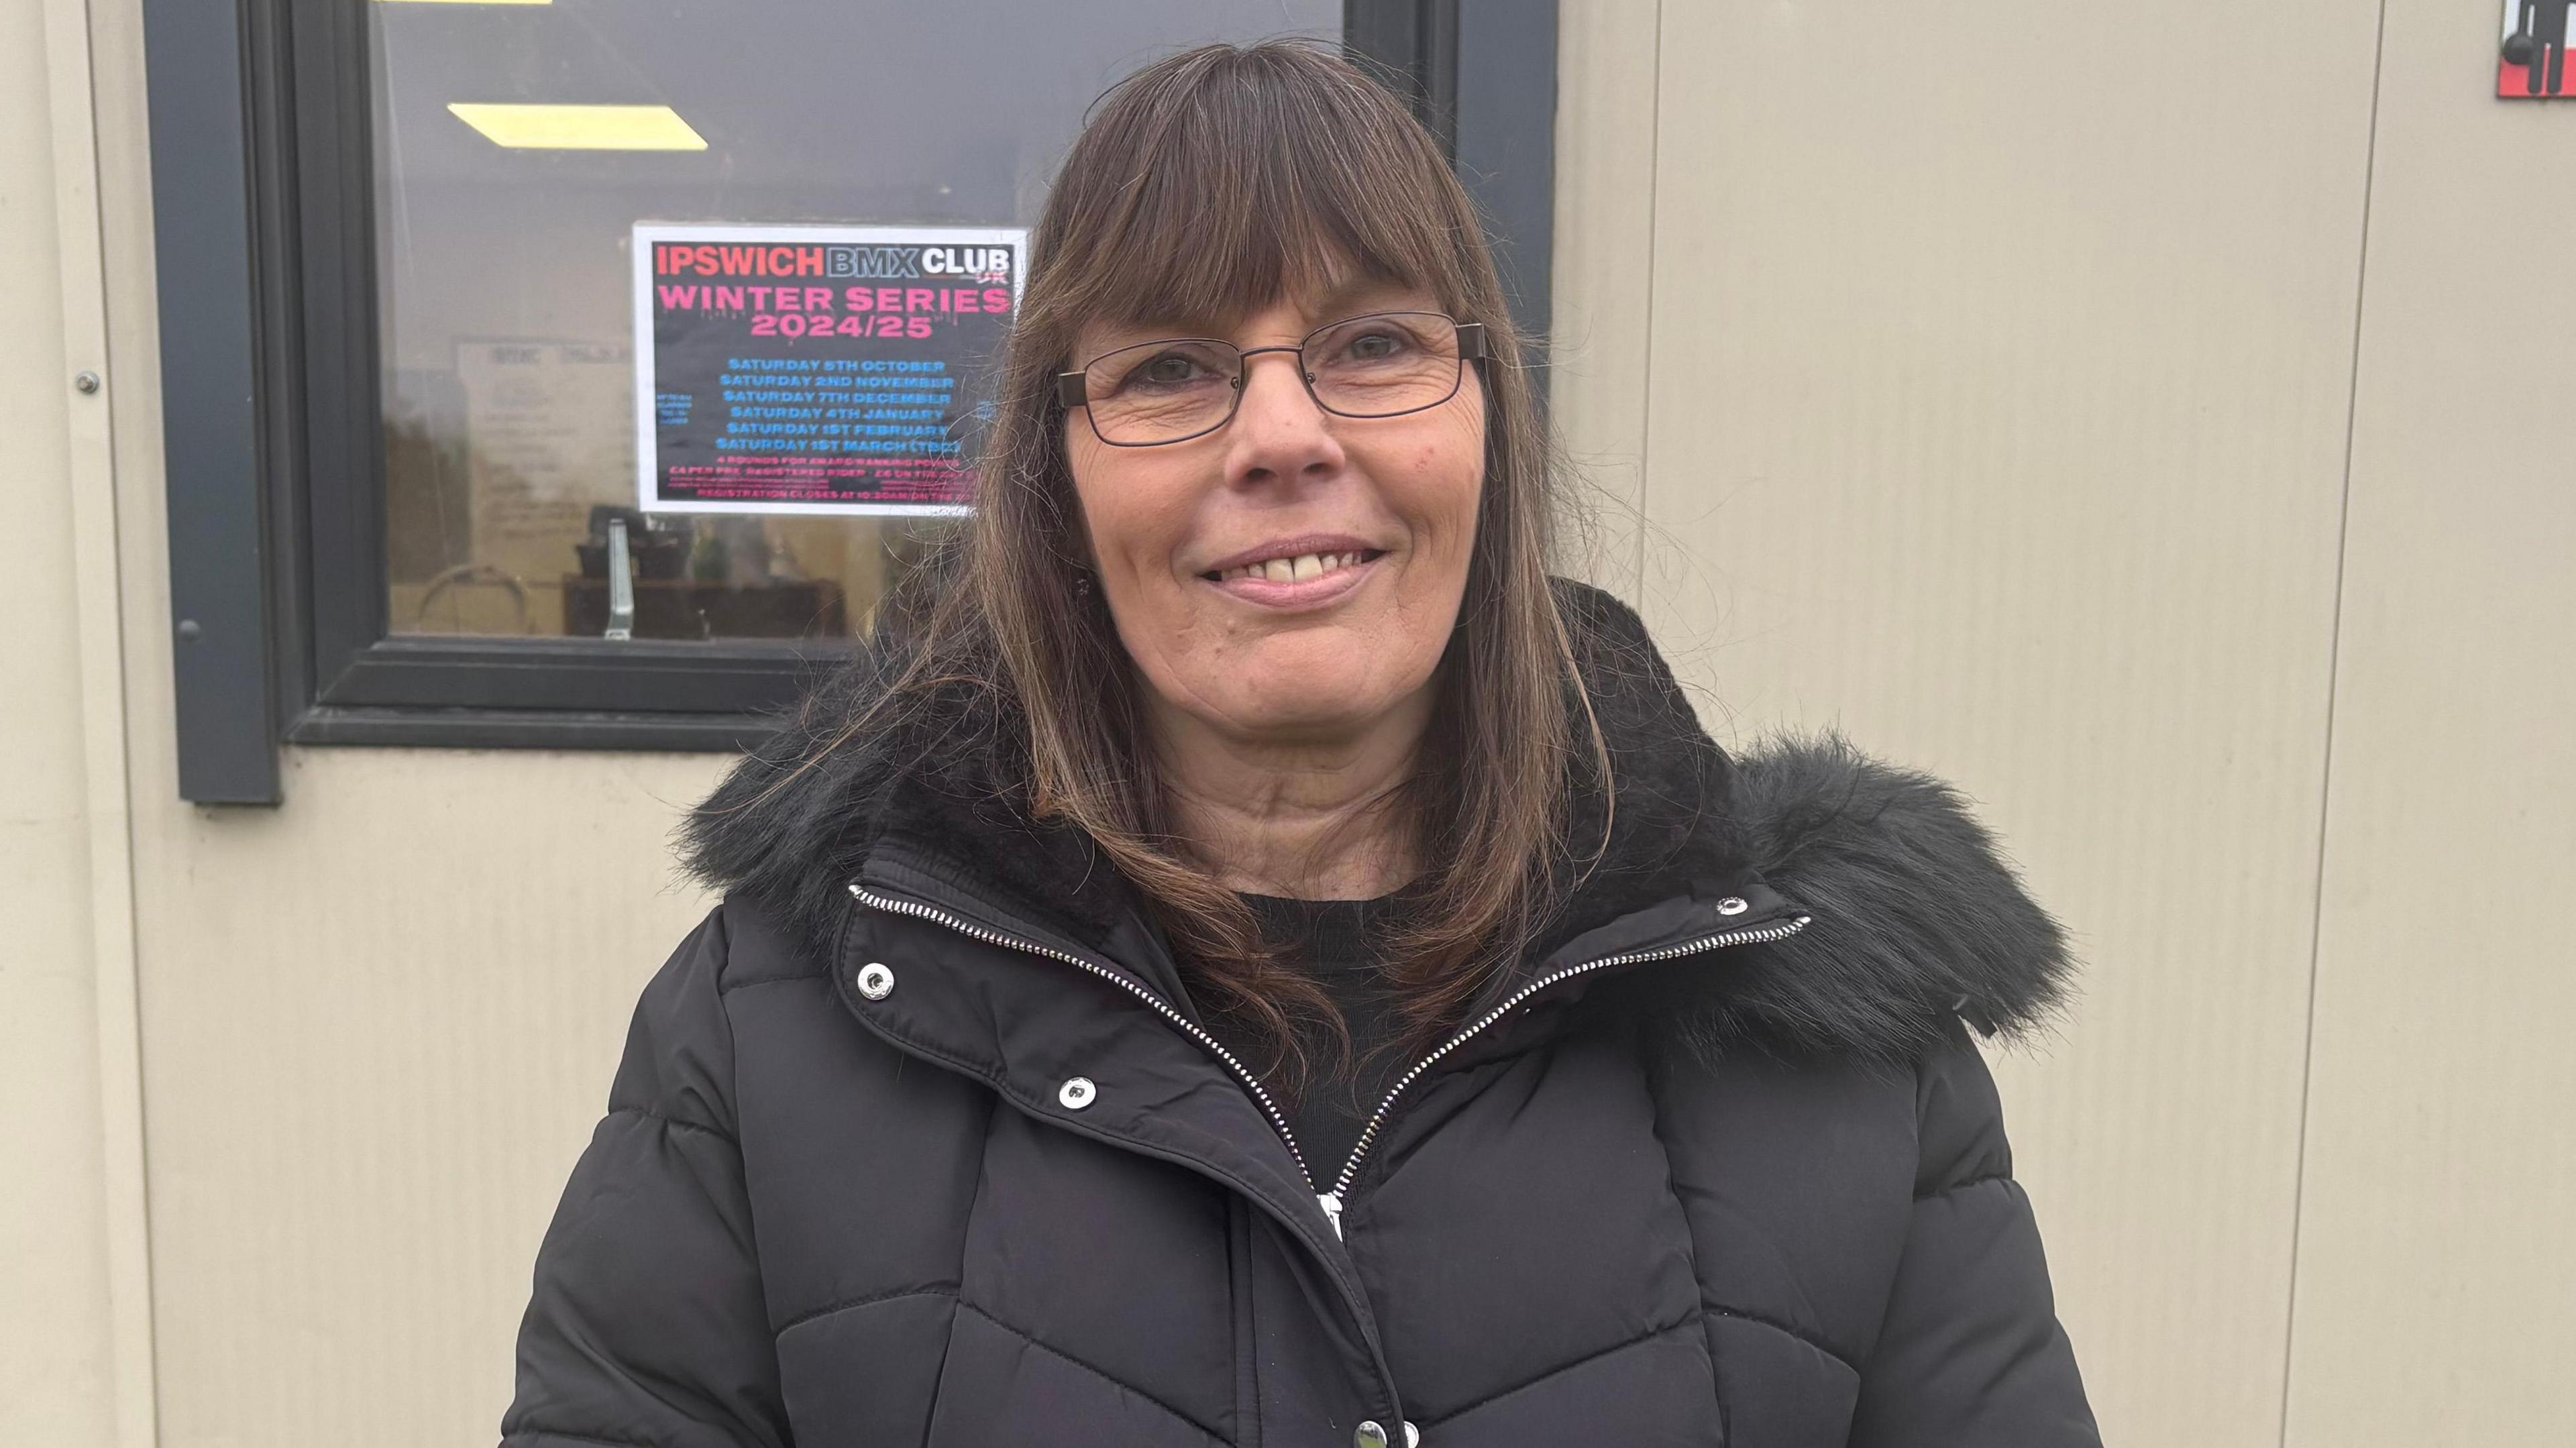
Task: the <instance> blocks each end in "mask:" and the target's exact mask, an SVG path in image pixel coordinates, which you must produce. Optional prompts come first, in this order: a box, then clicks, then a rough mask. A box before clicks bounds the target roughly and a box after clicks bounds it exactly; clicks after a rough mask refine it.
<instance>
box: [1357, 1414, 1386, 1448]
mask: <svg viewBox="0 0 2576 1448" xmlns="http://www.w3.org/2000/svg"><path fill="white" fill-rule="evenodd" d="M1351 1442H1352V1443H1354V1444H1356V1445H1358V1448H1386V1429H1384V1428H1382V1427H1379V1426H1378V1422H1377V1420H1376V1419H1375V1418H1371V1419H1369V1420H1368V1421H1367V1422H1365V1423H1362V1424H1360V1427H1359V1431H1358V1432H1356V1433H1353V1434H1352V1435H1351Z"/></svg>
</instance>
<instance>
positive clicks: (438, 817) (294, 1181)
mask: <svg viewBox="0 0 2576 1448" xmlns="http://www.w3.org/2000/svg"><path fill="white" fill-rule="evenodd" d="M96 13H97V15H98V22H97V32H98V60H97V84H98V93H99V113H100V114H99V120H100V136H99V145H100V152H101V158H100V165H101V171H102V185H103V194H102V208H103V211H104V215H105V222H106V238H107V271H108V299H109V309H110V310H109V319H110V325H111V343H112V345H113V347H114V349H115V351H116V352H117V354H118V355H121V356H126V357H135V358H143V359H149V358H152V357H154V356H157V355H158V338H157V333H156V330H155V317H154V309H153V272H152V257H151V230H150V169H149V161H148V151H147V148H146V134H145V124H144V106H143V90H142V82H143V51H142V46H141V43H140V18H139V10H138V8H137V3H136V0H101V3H99V4H98V7H97V11H96ZM150 372H151V367H150V363H149V361H148V360H147V361H145V362H144V363H142V364H141V365H140V366H139V367H137V368H136V369H135V375H134V376H133V377H132V378H131V379H130V385H129V386H128V387H127V388H126V389H125V390H124V391H122V392H121V393H120V395H119V404H120V405H119V408H118V411H117V415H116V429H117V436H116V448H117V458H118V468H117V477H116V484H117V492H118V498H119V507H120V513H121V524H122V526H121V528H120V546H121V547H122V549H123V557H122V572H123V577H124V584H125V590H126V617H127V621H128V640H129V642H128V652H127V666H126V686H127V691H128V711H129V713H128V731H129V733H128V738H129V745H130V750H131V754H132V770H133V781H134V787H133V808H134V811H135V825H134V835H135V845H136V848H135V862H134V870H135V877H136V884H135V889H136V906H135V909H136V914H137V917H138V919H137V934H138V946H137V949H138V951H139V954H140V957H141V961H142V972H141V975H142V979H141V987H140V989H141V997H142V1002H141V1003H142V1025H143V1043H144V1053H145V1060H144V1066H145V1097H146V1107H147V1129H148V1147H149V1153H150V1168H151V1234H152V1253H153V1292H154V1304H155V1318H156V1321H155V1326H156V1328H157V1332H158V1338H157V1347H158V1350H159V1395H160V1407H161V1414H162V1416H161V1442H162V1443H163V1444H165V1445H167V1448H249V1445H253V1444H256V1445H260V1448H326V1445H327V1448H340V1445H346V1444H351V1443H366V1444H372V1445H386V1448H400V1445H423V1448H426V1445H431V1444H436V1445H440V1448H452V1445H455V1444H459V1443H475V1442H488V1441H490V1439H491V1438H492V1436H493V1435H494V1433H495V1431H496V1429H497V1426H498V1422H499V1416H500V1412H501V1410H502V1408H503V1406H504V1405H505V1404H506V1402H507V1401H508V1398H509V1394H510V1387H511V1383H510V1372H511V1364H510V1355H511V1343H512V1339H513V1336H514V1334H515V1331H516V1327H517V1320H518V1314H519V1312H520V1309H521V1308H522V1307H523V1306H524V1305H525V1302H526V1294H527V1287H528V1273H529V1268H530V1266H531V1264H532V1262H533V1260H534V1257H535V1252H536V1246H537V1241H538V1237H539V1235H540V1234H541V1233H542V1231H543V1229H544V1226H545V1223H546V1220H547V1219H548V1217H549V1215H550V1214H551V1213H552V1211H553V1207H554V1203H555V1199H556V1196H557V1194H558V1193H559V1192H560V1191H561V1189H562V1186H563V1182H564V1178H565V1175H566V1174H567V1172H568V1171H569V1170H570V1168H571V1165H572V1162H573V1158H574V1156H575V1155H576V1154H577V1153H578V1152H579V1150H580V1148H581V1147H582V1145H583V1143H584V1142H585V1141H586V1140H587V1139H588V1136H589V1132H590V1129H591V1126H592V1124H593V1123H594V1122H595V1121H596V1120H597V1118H598V1116H599V1113H600V1111H601V1110H602V1108H603V1106H604V1104H605V1102H606V1098H607V1092H608V1082H609V1073H610V1070H611V1068H612V1066H613V1065H614V1062H615V1058H616V1053H617V1050H618V1046H619V1044H620V1042H621V1040H622V1039H623V1036H624V1032H625V1025H626V1018H627V1015H628V1013H629V1011H630V1010H631V1009H632V1007H633V1005H634V999H635V994H636V992H637V990H638V989H639V988H640V987H641V986H642V984H643V982H644V980H645V979H646V978H647V977H648V976H649V975H650V974H651V972H652V971H653V970H654V968H655V967H656V966H658V965H659V964H660V963H661V961H662V960H663V958H664V957H665V956H666V955H667V954H668V953H669V951H670V949H671V947H672V946H673V945H674V944H676V943H677V941H678V940H679V938H680V936H681V935H682V934H683V933H684V932H686V931H687V930H688V929H689V927H690V926H691V925H692V924H694V923H695V921H696V919H697V918H698V916H699V915H700V914H701V913H702V912H703V910H704V908H705V904H706V902H704V901H703V900H701V899H699V898H698V897H697V896H696V895H695V893H694V892H692V891H690V890H687V889H685V888H682V887H680V886H679V885H677V884H676V882H674V880H673V878H672V863H671V853H670V845H669V832H670V830H671V828H672V826H673V825H674V824H675V823H676V822H677V819H678V817H679V813H680V811H681V810H682V809H683V808H685V806H686V805H688V804H689V803H692V802H694V801H695V800H696V799H697V798H698V797H699V796H700V795H701V794H702V793H703V792H704V791H705V789H706V788H707V787H708V786H709V785H710V783H711V782H712V781H713V779H714V776H715V773H716V771H717V770H718V769H720V768H721V767H722V765H723V764H724V763H725V760H724V759H723V758H722V757H720V756H711V755H704V756H632V755H609V754H565V753H533V752H526V753H522V752H461V751H414V750H345V751H295V752H291V753H290V754H289V756H288V761H287V764H288V769H287V777H286V793H287V803H286V805H285V806H284V807H283V808H282V809H277V810H257V809H240V810H201V809H196V808H193V807H191V806H188V805H185V804H183V803H181V802H180V800H179V798H178V787H177V780H176V774H175V770H176V765H175V756H174V753H173V743H172V740H173V733H172V731H173V722H172V712H171V697H170V654H169V631H168V624H167V620H168V617H169V605H168V591H167V580H168V566H169V563H168V553H167V548H166V542H165V540H166V521H165V515H164V510H163V506H162V486H163V474H162V470H161V451H162V440H161V432H160V429H161V419H160V416H159V411H158V397H157V394H156V393H155V392H154V391H153V389H152V386H151V381H150ZM11 1441H14V1440H11Z"/></svg>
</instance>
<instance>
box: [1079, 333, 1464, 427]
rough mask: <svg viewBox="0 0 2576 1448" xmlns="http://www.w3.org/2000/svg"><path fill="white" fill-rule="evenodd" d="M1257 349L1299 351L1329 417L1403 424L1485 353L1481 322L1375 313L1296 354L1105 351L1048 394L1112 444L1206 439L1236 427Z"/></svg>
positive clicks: (1186, 348)
mask: <svg viewBox="0 0 2576 1448" xmlns="http://www.w3.org/2000/svg"><path fill="white" fill-rule="evenodd" d="M1264 352H1293V353H1295V354H1297V375H1298V377H1299V378H1301V379H1303V380H1304V382H1305V384H1306V393H1307V395H1308V396H1310V397H1312V398H1314V399H1315V405H1316V406H1317V407H1320V408H1322V409H1324V410H1325V411H1326V412H1329V413H1332V414H1333V415H1334V416H1336V417H1402V416H1403V415H1404V414H1406V413H1408V412H1421V411H1423V410H1425V409H1427V408H1433V407H1438V406H1439V405H1440V404H1442V403H1444V402H1447V401H1448V400H1449V399H1450V398H1452V397H1455V396H1457V395H1458V384H1459V382H1460V380H1461V379H1462V378H1463V377H1464V376H1465V374H1466V370H1467V368H1466V359H1467V358H1469V357H1482V356H1484V355H1485V324H1484V323H1482V322H1461V321H1456V320H1454V319H1452V318H1450V317H1449V316H1447V315H1445V314H1444V313H1440V312H1375V313H1371V314H1370V315H1368V316H1365V317H1351V318H1348V319H1346V320H1344V321H1339V322H1333V323H1329V324H1327V325H1325V326H1322V327H1318V328H1316V329H1315V330H1314V331H1312V332H1309V333H1308V334H1306V339H1305V340H1304V341H1302V342H1299V343H1298V344H1297V345H1296V346H1294V347H1254V348H1252V349H1250V350H1248V351H1247V350H1245V349H1244V348H1241V347H1237V346H1235V345H1234V344H1233V343H1232V342H1225V341H1220V340H1218V339H1216V338H1214V337H1169V338H1165V339H1164V340H1162V341H1160V342H1139V343H1137V344H1136V345H1135V346H1132V347H1121V348H1119V349H1118V350H1117V351H1115V352H1104V353H1102V354H1101V355H1099V356H1097V357H1094V358H1092V359H1091V360H1090V361H1089V362H1086V363H1084V364H1083V365H1082V370H1080V371H1078V372H1059V373H1057V374H1056V378H1055V395H1056V400H1057V401H1058V402H1061V403H1063V404H1064V405H1065V406H1066V407H1067V408H1075V407H1079V408H1081V409H1083V411H1084V412H1086V413H1087V414H1089V415H1090V418H1091V430H1092V432H1093V434H1094V435H1096V436H1098V437H1099V439H1100V440H1101V441H1102V442H1105V443H1107V444H1109V445H1110V446H1111V447H1156V446H1160V445H1161V444H1163V443H1168V442H1187V441H1189V440H1190V439H1191V438H1194V437H1204V436H1206V435H1207V434H1209V433H1211V432H1214V431H1216V430H1217V429H1218V428H1220V427H1223V426H1225V425H1226V424H1227V423H1228V422H1231V421H1233V420H1234V411H1235V409H1236V408H1237V407H1239V406H1240V405H1242V402H1243V378H1244V370H1245V368H1247V367H1248V366H1249V365H1250V364H1251V359H1253V358H1255V357H1258V356H1260V355H1261V354H1262V353H1264Z"/></svg>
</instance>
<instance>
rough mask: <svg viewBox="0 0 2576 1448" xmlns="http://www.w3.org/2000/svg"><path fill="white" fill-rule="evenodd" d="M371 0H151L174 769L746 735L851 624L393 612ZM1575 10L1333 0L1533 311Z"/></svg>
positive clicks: (245, 785)
mask: <svg viewBox="0 0 2576 1448" xmlns="http://www.w3.org/2000/svg"><path fill="white" fill-rule="evenodd" d="M369 3H370V0H231V3H224V0H143V12H144V34H145V45H146V58H147V75H148V88H149V99H148V105H149V120H150V128H151V141H152V156H153V183H152V184H153V206H154V231H155V241H156V252H157V263H156V264H157V267H158V271H159V277H158V290H159V294H160V328H161V374H162V379H161V380H162V403H163V429H164V447H165V462H166V471H167V480H166V486H167V490H168V502H169V520H170V537H171V548H170V584H171V628H172V634H173V655H174V665H173V672H174V683H175V688H176V696H177V700H176V701H177V716H178V721H177V722H178V740H177V743H178V754H179V783H180V794H181V796H182V797H183V798H186V799H190V800H194V801H198V802H200V803H208V804H274V803H277V802H278V801H279V799H280V797H281V790H280V767H279V758H278V755H279V746H280V745H281V744H286V743H292V744H313V745H414V746H421V745H426V746H457V747H477V748H489V747H509V748H518V747H527V748H552V749H626V750H733V749H741V748H745V747H748V746H749V745H751V744H753V743H755V742H757V740H758V739H759V738H761V737H762V736H763V735H764V734H765V733H767V732H768V730H769V729H770V728H772V727H774V723H775V716H776V711H777V710H779V709H781V708H783V707H784V706H786V705H787V704H789V703H790V702H792V701H793V699H794V698H795V697H796V695H797V693H798V692H799V691H800V690H801V689H802V688H803V687H804V685H805V684H806V683H807V682H808V681H809V680H810V679H811V678H812V676H813V675H814V674H815V673H816V672H817V671H818V670H820V669H823V668H827V667H829V666H830V665H831V664H832V663H833V662H835V661H837V660H838V659H840V658H842V657H844V656H845V654H846V651H847V647H848V646H847V644H846V642H843V641H836V640H811V641H797V642H776V641H760V640H724V641H720V642H715V643H681V642H667V641H658V640H632V641H624V642H614V643H612V642H609V641H607V640H599V639H584V638H577V637H573V638H536V639H495V638H449V637H438V636H417V635H401V634H395V633H393V632H392V631H391V628H390V626H389V625H390V619H389V605H388V595H387V590H386V578H385V571H386V550H385V535H384V528H385V520H384V508H385V491H384V467H385V459H384V450H383V443H382V429H381V415H380V411H379V409H380V405H381V394H380V392H379V390H378V386H379V372H378V365H379V364H378V356H379V354H378V349H377V345H376V343H377V337H376V331H375V327H376V275H375V252H374V218H375V210H374V208H375V198H374V193H373V185H374V176H373V151H372V142H371V131H372V126H373V113H372V109H371V107H370V105H369V98H368V94H367V82H368V75H369V65H368V51H367V46H368V32H367V26H368V11H367V6H368V4H369ZM1556 12H1557V5H1556V0H1480V3H1479V4H1478V5H1476V6H1473V7H1464V6H1462V5H1461V4H1460V3H1459V0H1345V3H1344V7H1343V24H1344V38H1345V44H1346V46H1347V47H1348V48H1349V49H1350V50H1351V52H1352V53H1353V54H1354V55H1355V56H1357V57H1358V58H1360V59H1361V60H1362V61H1363V62H1364V63H1368V64H1370V65H1372V67H1373V68H1375V69H1376V70H1377V71H1378V72H1379V73H1380V74H1381V75H1383V76H1384V77H1386V78H1387V79H1388V80H1389V82H1390V83H1391V84H1393V85H1395V86H1397V87H1398V88H1399V89H1401V90H1403V91H1404V92H1406V93H1407V94H1408V96H1409V97H1410V98H1411V100H1412V101H1413V103H1414V105H1415V107H1416V110H1417V113H1419V114H1420V115H1422V117H1423V118H1424V120H1425V121H1426V122H1427V123H1428V124H1429V125H1430V126H1431V127H1432V129H1433V131H1434V132H1435V133H1436V134H1438V135H1439V136H1440V137H1441V139H1442V141H1443V143H1444V145H1446V146H1447V147H1448V148H1449V149H1450V151H1451V154H1452V156H1453V158H1454V159H1455V161H1456V162H1457V164H1458V166H1459V170H1460V174H1461V175H1462V176H1463V177H1464V178H1465V179H1466V181H1467V184H1468V186H1469V188H1470V190H1471V191H1472V192H1473V193H1474V194H1475V195H1476V197H1477V200H1478V203H1479V205H1480V206H1481V207H1482V208H1483V209H1484V211H1485V213H1486V215H1487V218H1488V222H1489V225H1490V226H1491V228H1492V231H1493V233H1494V237H1495V240H1496V243H1497V247H1498V255H1499V260H1500V263H1501V266H1502V269H1503V272H1504V278H1505V284H1506V287H1507V289H1508V290H1509V291H1510V293H1511V296H1512V299H1513V309H1514V312H1515V314H1516V320H1517V321H1518V322H1519V324H1520V325H1521V326H1522V328H1523V329H1524V330H1525V331H1526V332H1528V333H1529V334H1530V335H1532V336H1534V337H1544V335H1545V331H1546V325H1547V316H1548V312H1547V304H1548V289H1547V269H1548V262H1549V258H1550V253H1551V251H1552V236H1551V227H1552V215H1553V205H1554V175H1553V155H1554V139H1553V138H1554V127H1555V84H1556V76H1555V69H1556V22H1557V13H1556ZM1540 99H1543V101H1544V104H1533V102H1534V101H1536V100H1540ZM1506 157H1508V158H1509V165H1508V166H1506V165H1504V164H1502V162H1503V161H1504V158H1506ZM1540 375H1542V376H1544V373H1541V374H1540Z"/></svg>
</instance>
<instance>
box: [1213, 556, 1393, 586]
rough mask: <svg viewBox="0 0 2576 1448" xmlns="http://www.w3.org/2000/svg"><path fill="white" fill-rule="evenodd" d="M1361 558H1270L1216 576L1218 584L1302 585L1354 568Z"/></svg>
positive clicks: (1230, 569)
mask: <svg viewBox="0 0 2576 1448" xmlns="http://www.w3.org/2000/svg"><path fill="white" fill-rule="evenodd" d="M1362 556H1363V555H1361V554H1358V553H1301V554H1299V555H1297V556H1296V557H1294V558H1271V559H1265V560H1263V561H1262V562H1259V563H1247V564H1245V565H1243V566H1242V567H1240V568H1229V569H1227V570H1225V571H1224V572H1223V573H1220V574H1218V575H1217V577H1218V579H1219V580H1220V581H1221V582H1226V583H1231V582H1233V581H1234V580H1236V579H1238V578H1258V579H1261V580H1263V581H1265V582H1269V583H1303V582H1304V581H1306V580H1307V579H1309V578H1321V577H1323V576H1324V575H1325V574H1327V573H1330V572H1332V571H1333V570H1334V569H1337V568H1356V567H1358V566H1359V563H1360V559H1361V558H1362Z"/></svg>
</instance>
